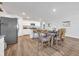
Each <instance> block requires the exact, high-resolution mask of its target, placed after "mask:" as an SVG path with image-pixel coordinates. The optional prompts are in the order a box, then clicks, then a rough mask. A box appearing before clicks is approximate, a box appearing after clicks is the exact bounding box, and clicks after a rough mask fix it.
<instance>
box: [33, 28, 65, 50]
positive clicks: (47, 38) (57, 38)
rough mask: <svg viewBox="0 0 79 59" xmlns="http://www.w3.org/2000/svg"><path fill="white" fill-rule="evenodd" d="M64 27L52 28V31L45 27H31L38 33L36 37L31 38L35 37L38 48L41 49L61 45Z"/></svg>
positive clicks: (63, 38) (63, 37)
mask: <svg viewBox="0 0 79 59" xmlns="http://www.w3.org/2000/svg"><path fill="white" fill-rule="evenodd" d="M65 32H66V29H65V28H60V29H58V30H57V29H56V28H54V29H52V31H48V30H46V29H33V33H34V34H36V33H37V34H38V36H37V37H35V38H33V39H36V40H37V42H38V48H39V47H40V48H41V49H44V48H47V47H51V48H53V47H54V46H59V45H60V46H61V45H63V42H64V41H65Z"/></svg>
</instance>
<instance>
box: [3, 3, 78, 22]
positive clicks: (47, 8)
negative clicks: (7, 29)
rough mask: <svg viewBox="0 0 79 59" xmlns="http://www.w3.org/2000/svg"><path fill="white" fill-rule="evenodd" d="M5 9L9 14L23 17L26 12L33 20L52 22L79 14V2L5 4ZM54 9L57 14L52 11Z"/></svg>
mask: <svg viewBox="0 0 79 59" xmlns="http://www.w3.org/2000/svg"><path fill="white" fill-rule="evenodd" d="M3 8H4V9H5V11H6V12H7V13H9V14H15V15H19V16H22V12H25V13H26V16H29V17H30V18H31V19H33V20H38V19H40V18H41V19H43V20H47V19H48V21H50V22H51V20H54V19H59V18H60V19H61V18H63V17H68V16H71V15H76V14H79V2H73V3H72V2H4V3H3ZM54 8H55V9H56V12H53V11H52V10H53V9H54Z"/></svg>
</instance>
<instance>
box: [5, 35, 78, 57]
mask: <svg viewBox="0 0 79 59" xmlns="http://www.w3.org/2000/svg"><path fill="white" fill-rule="evenodd" d="M40 47H41V45H40V46H38V41H37V40H34V39H30V38H29V36H22V37H19V38H18V42H17V43H16V44H12V45H8V48H7V49H6V50H5V56H79V40H78V39H73V38H66V39H65V41H64V42H63V45H59V46H52V47H44V48H43V49H41V48H40Z"/></svg>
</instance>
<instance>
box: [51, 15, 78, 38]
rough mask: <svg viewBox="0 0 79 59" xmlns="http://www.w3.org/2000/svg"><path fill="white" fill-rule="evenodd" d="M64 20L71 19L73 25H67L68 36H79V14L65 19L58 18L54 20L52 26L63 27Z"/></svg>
mask: <svg viewBox="0 0 79 59" xmlns="http://www.w3.org/2000/svg"><path fill="white" fill-rule="evenodd" d="M64 20H67V21H71V26H70V27H66V36H69V37H74V38H79V15H73V16H69V17H67V18H65V19H56V20H54V21H53V22H52V26H53V27H56V28H61V27H63V26H62V22H63V21H64Z"/></svg>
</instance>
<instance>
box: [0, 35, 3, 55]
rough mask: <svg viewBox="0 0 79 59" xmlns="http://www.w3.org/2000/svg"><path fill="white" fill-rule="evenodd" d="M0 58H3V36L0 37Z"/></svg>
mask: <svg viewBox="0 0 79 59" xmlns="http://www.w3.org/2000/svg"><path fill="white" fill-rule="evenodd" d="M0 56H4V36H0Z"/></svg>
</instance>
